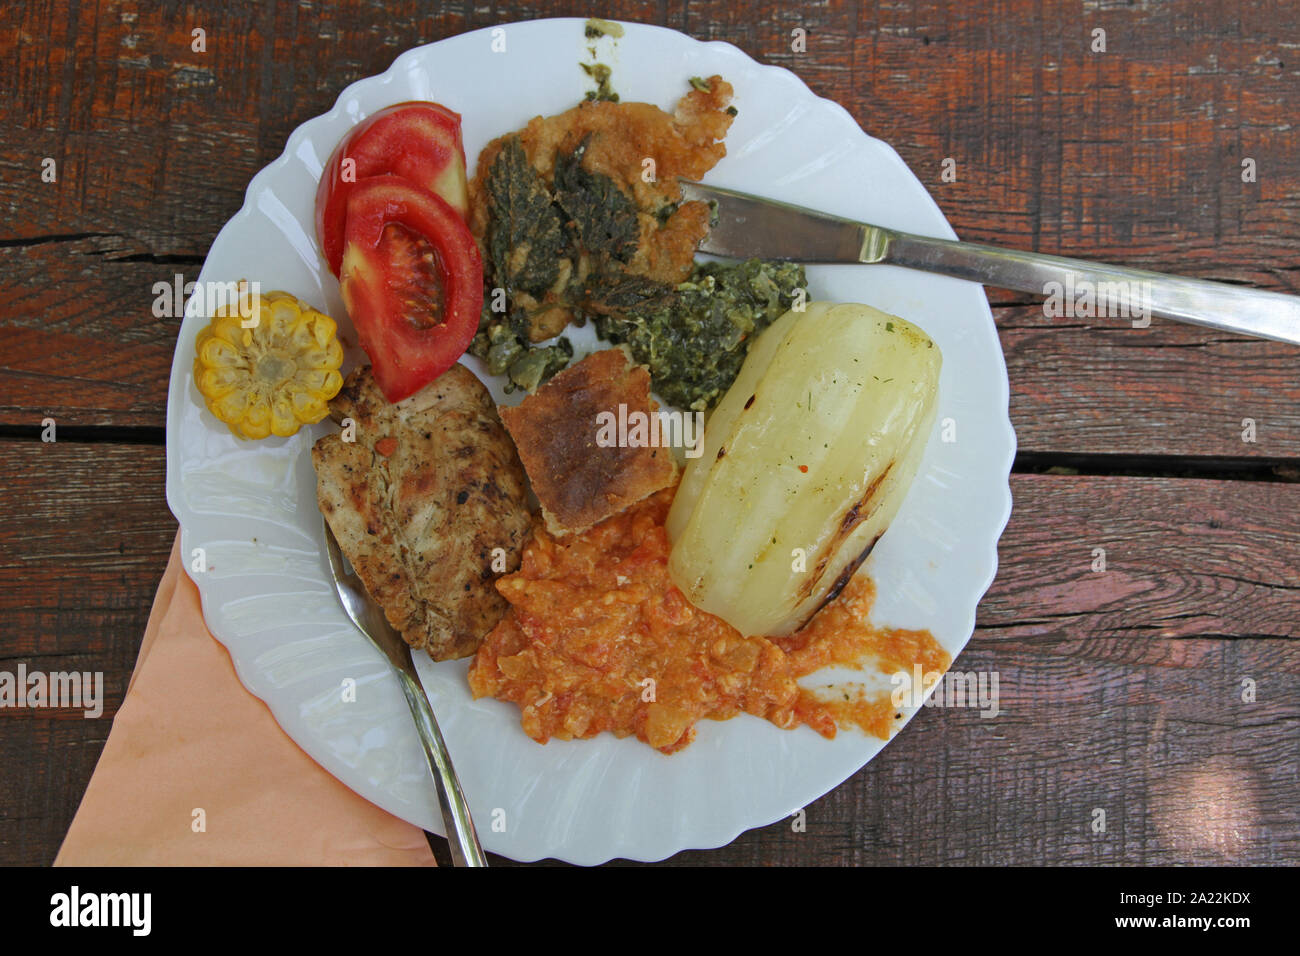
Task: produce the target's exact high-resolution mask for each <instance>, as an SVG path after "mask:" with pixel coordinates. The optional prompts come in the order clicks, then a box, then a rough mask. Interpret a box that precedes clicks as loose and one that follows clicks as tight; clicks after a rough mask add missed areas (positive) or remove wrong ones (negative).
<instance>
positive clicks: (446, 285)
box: [340, 175, 483, 402]
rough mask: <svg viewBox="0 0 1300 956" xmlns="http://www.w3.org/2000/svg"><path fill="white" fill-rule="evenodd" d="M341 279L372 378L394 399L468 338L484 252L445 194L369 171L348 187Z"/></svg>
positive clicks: (475, 318) (479, 303)
mask: <svg viewBox="0 0 1300 956" xmlns="http://www.w3.org/2000/svg"><path fill="white" fill-rule="evenodd" d="M340 285H341V288H342V290H343V302H344V304H345V305H346V306H347V309H348V315H349V316H351V317H352V323H353V325H355V326H356V329H357V335H358V336H359V337H360V339H361V347H362V348H364V349H365V350H366V354H367V355H369V356H370V364H371V366H372V369H373V371H374V376H375V381H376V382H377V383H378V384H379V388H380V390H381V391H382V392H383V393H384V396H385V397H386V398H387V399H388V400H389V401H390V402H400V401H401V400H402V399H404V398H407V397H409V396H411V395H414V394H415V393H416V392H418V391H419V390H420V389H422V388H423V387H424V386H425V385H427V384H429V383H430V382H432V381H433V380H434V379H435V378H437V377H438V376H439V375H441V374H442V373H443V372H445V371H446V370H447V369H449V368H451V366H452V365H454V364H455V363H456V360H457V359H459V358H460V357H461V355H463V354H464V352H465V349H467V348H468V347H469V343H470V339H472V338H473V337H474V333H475V332H476V331H477V330H478V322H479V313H480V312H481V311H482V309H483V260H482V258H481V257H480V256H479V251H478V246H477V244H475V242H474V237H473V235H471V234H470V231H469V227H468V226H466V225H465V220H464V219H462V218H461V217H460V214H459V213H458V212H457V211H456V210H455V209H453V208H452V206H451V205H450V204H449V203H448V202H447V201H446V200H445V199H443V198H442V197H440V196H436V195H434V194H433V193H430V192H427V191H425V190H423V189H420V188H419V187H417V186H414V185H412V184H411V183H410V182H409V181H408V180H406V179H403V178H402V177H400V176H393V175H388V176H371V177H368V178H366V179H363V180H361V181H360V182H358V183H357V184H356V185H355V186H354V187H353V189H352V190H351V194H350V195H349V197H348V208H347V229H346V232H345V236H344V252H343V268H342V274H341V277H340Z"/></svg>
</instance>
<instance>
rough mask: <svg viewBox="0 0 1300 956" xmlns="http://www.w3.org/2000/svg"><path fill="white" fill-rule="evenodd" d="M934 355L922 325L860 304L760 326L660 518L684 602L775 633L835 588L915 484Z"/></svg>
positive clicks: (752, 629)
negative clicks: (765, 327) (700, 447)
mask: <svg viewBox="0 0 1300 956" xmlns="http://www.w3.org/2000/svg"><path fill="white" fill-rule="evenodd" d="M941 364H942V358H941V356H940V354H939V349H938V347H937V346H935V344H934V343H933V342H932V341H931V340H930V338H929V337H928V336H927V335H926V334H925V333H924V332H922V331H921V330H920V329H919V328H917V327H916V326H915V325H912V324H911V323H910V322H906V321H904V320H903V319H900V318H897V317H896V316H892V315H887V314H885V313H884V312H881V311H879V310H878V309H874V308H871V307H870V306H866V305H855V304H844V305H836V304H834V303H830V302H813V303H809V304H808V306H807V308H806V310H805V311H804V312H795V311H793V310H792V311H790V312H787V313H786V314H785V315H784V316H782V317H781V318H780V319H778V320H777V321H776V322H775V323H774V324H773V325H772V327H771V328H769V329H768V330H767V331H765V332H764V333H762V334H761V335H760V336H759V338H758V340H757V341H756V342H755V343H754V346H753V348H751V350H750V353H749V356H748V357H747V358H746V359H745V364H744V366H743V367H742V368H741V370H740V375H739V376H737V378H736V381H735V383H734V384H733V385H732V387H731V389H730V390H729V391H728V392H727V394H726V395H724V396H723V398H722V401H721V402H719V403H718V407H717V409H716V410H715V411H714V413H713V416H712V417H711V418H710V419H709V422H708V425H707V426H706V428H705V431H704V449H703V454H702V455H701V456H700V457H698V458H694V459H691V460H690V462H689V463H688V464H687V466H686V470H685V473H684V474H683V476H682V482H681V485H680V487H679V488H678V491H677V496H676V498H675V499H674V501H673V506H672V510H671V512H670V513H669V515H668V534H669V537H670V539H671V540H672V554H671V556H670V558H669V572H670V573H671V575H672V578H673V581H674V582H675V583H676V584H677V586H678V587H679V588H680V589H681V590H682V592H683V593H684V594H685V595H686V597H687V598H688V599H689V600H690V601H691V603H693V604H694V605H696V606H697V607H700V608H703V609H704V610H706V611H708V612H710V613H712V614H716V615H718V616H719V617H721V618H723V619H724V620H725V621H727V622H728V623H729V624H731V625H732V626H733V627H735V628H736V629H737V630H739V631H740V632H741V633H743V634H747V635H756V634H759V635H781V634H789V633H790V632H792V631H794V630H796V629H798V628H799V627H800V626H802V625H803V624H804V623H805V622H806V621H807V620H808V619H810V618H811V617H812V616H813V615H814V614H815V613H816V612H817V610H818V609H819V608H820V607H821V606H822V605H823V604H824V603H825V602H826V601H827V600H829V599H830V598H832V597H834V596H835V595H836V594H838V593H839V591H840V589H841V588H843V586H844V585H845V584H846V583H847V582H848V580H849V578H851V577H852V576H853V572H854V571H855V570H856V569H857V567H858V565H859V564H860V563H861V562H862V560H863V559H865V557H866V555H867V554H868V553H869V552H870V551H871V548H872V547H873V546H874V545H875V543H876V541H877V539H879V537H880V536H881V535H882V534H883V533H884V532H885V529H886V528H887V527H888V526H889V523H890V521H892V520H893V518H894V515H895V514H897V512H898V508H899V506H900V505H901V504H902V501H903V498H904V496H905V495H906V494H907V489H908V487H909V486H910V485H911V483H912V479H913V477H914V476H915V474H916V469H917V466H918V465H919V464H920V460H921V455H922V453H923V452H924V450H925V445H926V443H927V440H928V439H929V436H930V431H931V429H932V427H933V424H934V416H935V408H936V401H935V398H936V393H937V390H938V385H939V369H940V366H941Z"/></svg>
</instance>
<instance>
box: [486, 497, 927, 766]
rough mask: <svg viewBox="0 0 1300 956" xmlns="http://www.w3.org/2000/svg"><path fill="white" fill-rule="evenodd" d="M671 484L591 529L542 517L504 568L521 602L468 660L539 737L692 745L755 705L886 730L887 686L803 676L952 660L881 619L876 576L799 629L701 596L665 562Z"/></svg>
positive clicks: (795, 720)
mask: <svg viewBox="0 0 1300 956" xmlns="http://www.w3.org/2000/svg"><path fill="white" fill-rule="evenodd" d="M673 491H674V489H672V488H666V489H664V490H663V491H660V492H658V493H657V494H654V495H651V496H650V497H649V498H646V499H645V500H644V501H642V502H640V503H639V504H637V505H634V506H632V507H631V508H629V509H627V510H626V511H623V512H621V513H619V514H617V515H614V516H613V517H611V518H608V519H606V520H605V521H603V522H601V523H600V524H598V525H596V526H595V527H593V528H591V529H589V530H587V531H585V532H582V533H580V534H576V535H571V536H568V537H565V538H556V537H554V536H553V535H551V534H550V533H549V532H547V531H546V529H545V527H543V526H542V524H541V523H540V522H537V523H535V526H534V531H533V539H532V541H531V542H530V543H529V544H528V546H527V547H526V548H525V549H524V554H523V562H522V564H521V566H520V568H519V570H518V571H517V572H515V573H514V574H510V575H506V576H504V577H502V578H501V579H499V580H498V581H497V590H498V591H500V592H501V594H502V595H503V596H504V597H505V598H506V600H507V601H509V602H510V605H511V607H510V610H509V611H508V612H507V613H506V616H505V617H504V618H502V620H501V622H500V623H499V624H498V625H497V626H496V627H495V628H494V629H493V630H492V632H491V633H490V634H488V636H487V637H486V638H485V639H484V640H483V643H482V645H481V646H480V647H479V650H478V654H477V656H476V657H475V658H474V660H473V662H472V663H471V665H470V670H469V682H470V688H471V689H472V691H473V693H474V696H475V697H476V698H477V697H485V696H491V697H496V698H498V699H499V700H504V701H510V702H512V703H515V704H517V705H518V706H519V707H520V709H521V710H522V723H523V729H524V731H525V732H526V733H527V734H528V735H529V736H530V737H532V738H533V739H534V740H536V741H538V742H539V743H545V742H546V741H547V740H549V739H550V738H552V737H557V738H560V739H563V740H568V739H572V738H587V737H594V736H596V735H597V734H600V733H602V732H604V731H610V732H611V733H613V734H614V735H616V736H618V737H626V736H629V735H631V734H635V735H636V736H637V738H638V739H640V740H643V741H645V742H646V743H647V744H649V745H650V746H652V747H655V748H657V749H658V750H660V751H662V752H663V753H666V754H670V753H674V752H676V751H678V750H681V749H682V748H683V747H685V746H686V745H687V744H689V743H690V742H691V740H692V739H693V738H694V736H695V724H696V722H697V721H699V720H700V719H701V718H705V717H707V718H710V719H713V720H725V719H727V718H729V717H734V716H735V715H737V714H739V713H747V714H753V715H755V716H757V717H762V718H764V719H766V720H769V721H771V722H772V723H774V724H776V725H777V726H778V727H782V728H792V727H797V726H799V725H800V724H807V725H808V726H809V727H811V728H813V729H814V730H816V731H817V732H818V733H820V734H822V735H823V736H826V737H834V736H835V733H836V730H837V728H839V727H849V726H856V727H859V728H861V729H862V730H864V731H866V732H867V733H870V734H873V735H875V736H877V737H880V738H882V739H888V738H889V736H890V734H891V733H892V732H893V728H894V725H895V719H896V716H895V708H894V707H893V705H892V704H891V702H890V695H889V693H888V692H885V693H883V694H874V695H873V694H870V693H868V692H866V691H865V690H863V689H861V688H857V689H853V690H849V689H842V690H841V689H839V688H837V689H836V692H835V693H833V694H832V695H830V696H829V697H828V696H825V695H819V694H816V693H814V692H812V691H810V690H808V689H806V688H803V687H801V686H800V685H799V684H798V683H797V680H798V678H800V677H804V676H806V675H808V674H811V673H813V672H815V671H817V670H819V669H821V668H823V667H826V666H828V665H832V664H853V665H858V666H866V664H867V663H868V662H870V661H874V662H875V663H876V665H877V666H878V667H879V668H880V670H881V671H882V672H885V673H892V672H896V671H898V670H905V671H908V672H910V671H911V669H912V666H913V665H914V664H916V663H919V664H921V666H922V668H923V670H925V671H927V672H928V671H940V672H942V671H943V670H946V669H947V667H948V664H949V663H950V658H949V656H948V654H947V653H946V652H945V651H944V650H943V648H942V647H940V646H939V644H938V643H937V642H936V641H935V639H934V637H933V636H931V635H930V634H929V632H927V631H906V630H893V629H886V628H877V627H873V626H872V625H871V624H869V623H868V616H869V613H870V610H871V605H872V601H873V599H874V596H875V590H874V587H873V585H872V582H871V580H870V578H869V577H867V575H865V574H862V573H859V574H858V575H856V576H855V577H854V578H853V580H852V581H850V583H849V585H848V586H847V587H846V588H845V590H844V592H843V593H842V594H841V595H840V596H839V597H838V598H837V599H836V600H835V601H833V602H831V603H830V604H828V605H827V606H826V607H825V608H823V609H822V610H821V612H820V613H818V614H817V616H816V617H814V618H813V620H812V621H811V622H809V624H808V625H807V626H806V627H804V628H803V629H802V630H800V631H797V632H796V633H794V634H792V635H790V636H789V637H782V638H773V639H769V638H765V637H745V636H744V635H742V634H741V633H740V632H739V631H737V630H736V629H735V628H733V627H731V625H729V624H727V623H726V622H725V621H724V620H722V619H721V618H719V617H715V616H714V615H712V614H709V613H707V612H705V611H702V610H699V609H698V608H696V607H693V606H692V605H691V604H690V603H689V602H688V601H687V600H686V598H685V597H684V596H683V595H682V592H681V591H679V590H678V589H677V587H676V586H675V585H674V584H673V583H672V580H671V579H670V578H669V576H668V552H669V543H668V535H667V532H666V531H665V530H664V521H665V519H666V518H667V516H668V508H669V506H670V505H671V504H672V496H673Z"/></svg>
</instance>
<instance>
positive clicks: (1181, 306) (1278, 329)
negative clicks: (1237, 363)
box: [874, 232, 1300, 345]
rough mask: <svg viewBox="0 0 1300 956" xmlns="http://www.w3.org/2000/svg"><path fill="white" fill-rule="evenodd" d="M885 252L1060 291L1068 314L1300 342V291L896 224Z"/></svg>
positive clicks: (969, 275) (993, 280)
mask: <svg viewBox="0 0 1300 956" xmlns="http://www.w3.org/2000/svg"><path fill="white" fill-rule="evenodd" d="M883 252H884V254H883V255H882V256H878V257H875V258H874V261H876V262H881V263H887V264H889V265H896V266H904V267H905V268H908V269H920V270H922V271H924V272H934V273H938V274H940V275H946V276H953V277H954V278H957V279H969V280H970V281H972V282H979V283H982V284H984V285H991V286H997V287H998V288H1001V289H1013V290H1015V291H1017V292H1030V293H1033V294H1035V295H1042V296H1048V298H1049V301H1050V300H1051V298H1052V297H1054V296H1055V297H1058V298H1059V301H1060V305H1061V311H1060V312H1059V313H1058V314H1061V315H1077V314H1088V315H1092V316H1112V317H1114V316H1121V317H1128V318H1131V319H1133V320H1134V325H1135V327H1138V328H1141V327H1143V325H1144V320H1149V319H1150V317H1151V316H1153V315H1155V316H1159V317H1161V318H1165V319H1175V320H1177V321H1179V322H1190V323H1192V324H1193V325H1205V326H1209V327H1210V328H1212V329H1222V330H1223V331H1225V332H1242V333H1245V334H1247V335H1257V336H1261V337H1263V338H1266V339H1276V340H1277V341H1279V342H1290V343H1291V344H1293V345H1300V297H1297V296H1293V295H1284V294H1282V293H1280V292H1265V291H1262V290H1259V289H1250V288H1244V287H1241V286H1235V285H1228V284H1227V283H1223V282H1207V281H1205V280H1204V279H1184V278H1181V277H1178V276H1170V275H1164V274H1162V273H1159V272H1147V271H1146V270H1144V269H1126V268H1124V267H1122V266H1110V265H1104V264H1102V263H1097V262H1086V261H1084V260H1082V259H1066V258H1063V257H1061V256H1048V255H1042V254H1040V253H1036V252H1019V251H1016V250H1014V249H1000V248H998V247H996V246H985V245H980V244H979V243H974V242H955V241H953V240H950V239H931V238H929V237H927V236H917V235H912V234H911V233H905V232H890V233H889V234H888V239H887V241H886V243H885V249H884V251H883ZM1088 294H1091V295H1092V297H1093V305H1092V307H1091V310H1088V311H1084V309H1086V306H1084V307H1083V308H1081V304H1082V303H1084V302H1085V297H1086V296H1087V295H1088Z"/></svg>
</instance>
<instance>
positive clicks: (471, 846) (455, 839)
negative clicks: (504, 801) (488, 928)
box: [397, 668, 488, 866]
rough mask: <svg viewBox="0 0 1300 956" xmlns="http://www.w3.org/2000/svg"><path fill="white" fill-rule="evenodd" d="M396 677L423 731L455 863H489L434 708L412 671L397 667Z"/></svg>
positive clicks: (425, 749) (417, 726)
mask: <svg viewBox="0 0 1300 956" xmlns="http://www.w3.org/2000/svg"><path fill="white" fill-rule="evenodd" d="M397 679H398V680H399V681H401V684H402V693H404V694H405V695H406V702H407V704H409V705H410V707H411V715H412V716H413V717H414V718H415V729H416V731H417V732H418V733H419V735H420V743H421V744H423V745H424V756H425V758H426V759H427V760H428V761H429V769H430V770H431V771H432V772H433V783H434V786H435V787H437V789H438V806H439V808H440V809H441V810H442V823H443V826H444V827H446V828H447V843H448V846H449V847H450V849H451V860H452V863H454V864H455V865H456V866H487V865H488V862H487V857H485V856H484V855H483V848H482V847H481V846H479V842H478V833H476V832H475V830H474V821H473V820H472V819H470V815H469V804H468V803H466V802H465V794H464V793H462V792H461V789H460V781H459V780H457V779H456V772H455V771H454V770H453V769H452V766H451V754H449V753H448V752H447V745H446V743H444V742H443V739H442V732H441V731H440V730H438V721H437V720H436V719H435V718H434V716H433V708H432V707H430V706H429V698H428V697H427V696H425V693H424V688H423V687H421V686H420V682H419V680H418V679H417V678H416V677H415V676H414V675H413V674H410V673H408V672H407V671H406V670H404V669H402V668H398V669H397Z"/></svg>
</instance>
